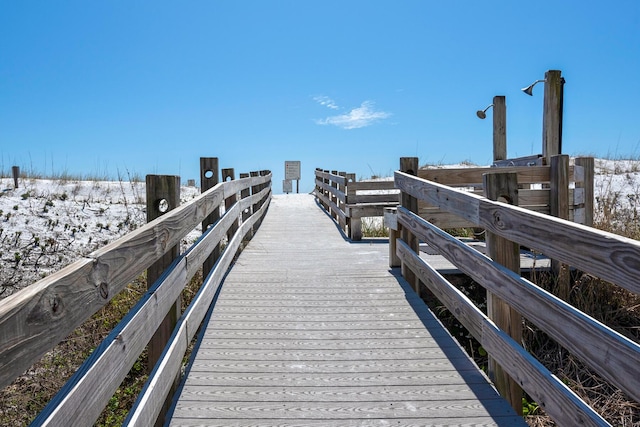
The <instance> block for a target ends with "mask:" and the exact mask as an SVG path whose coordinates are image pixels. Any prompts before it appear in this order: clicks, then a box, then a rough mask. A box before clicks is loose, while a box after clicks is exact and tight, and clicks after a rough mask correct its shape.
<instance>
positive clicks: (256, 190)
mask: <svg viewBox="0 0 640 427" xmlns="http://www.w3.org/2000/svg"><path fill="white" fill-rule="evenodd" d="M249 175H250V176H251V177H253V178H255V177H257V176H260V172H258V171H252V172H249ZM259 192H260V186H259V185H252V186H251V195H254V194H258V193H259ZM258 209H260V201H256V202H254V203H253V205H251V213H252V214H254V213H256V212H258ZM256 231H258V224H255V223H254V224H253V227H252V228H251V230H250V231H249V233H248V234H249V238H253V236H254V234H255V233H256Z"/></svg>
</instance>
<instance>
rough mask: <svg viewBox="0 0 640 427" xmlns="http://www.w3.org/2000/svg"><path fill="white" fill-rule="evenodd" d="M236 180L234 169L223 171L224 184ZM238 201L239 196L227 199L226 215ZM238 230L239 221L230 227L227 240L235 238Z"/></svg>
mask: <svg viewBox="0 0 640 427" xmlns="http://www.w3.org/2000/svg"><path fill="white" fill-rule="evenodd" d="M234 179H236V175H235V172H234V170H233V168H227V169H222V182H226V181H228V180H231V181H233V180H234ZM237 201H238V195H237V194H233V195H231V196H229V197H227V198H226V199H225V201H224V211H225V213H226V212H228V211H229V209H231V207H232V206H233V205H234V204H235V203H236V202H237ZM237 230H238V221H237V220H236V221H234V222H233V223H232V224H231V226H230V227H229V231H227V239H229V240H231V239H232V238H233V235H234V234H235V233H236V231H237Z"/></svg>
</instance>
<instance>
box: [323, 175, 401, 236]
mask: <svg viewBox="0 0 640 427" xmlns="http://www.w3.org/2000/svg"><path fill="white" fill-rule="evenodd" d="M315 195H316V197H317V198H318V200H319V202H320V204H321V205H322V206H323V207H324V208H325V209H326V210H327V211H328V212H329V213H330V215H331V216H332V217H333V218H334V219H335V220H336V221H338V223H339V224H340V228H342V230H343V231H344V232H345V233H346V234H347V235H348V236H349V238H350V239H352V240H361V239H362V218H365V217H382V216H384V209H385V208H387V207H394V206H397V205H398V203H399V202H400V192H399V191H398V190H397V189H395V187H394V184H393V181H390V180H387V181H356V180H355V174H352V173H344V172H340V173H338V172H337V171H332V172H329V171H327V170H322V169H316V186H315Z"/></svg>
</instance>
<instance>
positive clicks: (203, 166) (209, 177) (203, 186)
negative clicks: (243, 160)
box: [200, 157, 220, 280]
mask: <svg viewBox="0 0 640 427" xmlns="http://www.w3.org/2000/svg"><path fill="white" fill-rule="evenodd" d="M218 179H219V178H218V158H217V157H200V191H201V192H202V193H204V192H205V191H207V190H209V189H210V188H213V187H215V186H216V185H217V184H218ZM219 219H220V209H219V208H218V207H216V208H215V209H214V211H213V212H211V213H210V214H209V215H208V216H207V217H206V218H205V219H204V220H203V221H202V233H204V232H205V231H207V228H208V227H209V226H210V225H213V224H215V223H216V222H218V220H219ZM218 258H220V245H219V244H218V245H216V247H215V249H214V250H213V252H211V255H209V257H208V258H207V259H206V261H205V262H204V263H203V264H202V279H203V280H204V279H205V278H206V277H207V276H208V275H209V273H210V272H211V270H212V269H213V266H214V265H215V263H216V261H217V260H218Z"/></svg>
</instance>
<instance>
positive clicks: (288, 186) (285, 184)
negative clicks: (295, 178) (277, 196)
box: [282, 179, 293, 194]
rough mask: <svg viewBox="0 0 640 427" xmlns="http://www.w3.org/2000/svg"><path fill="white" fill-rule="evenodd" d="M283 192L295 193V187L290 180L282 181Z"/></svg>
mask: <svg viewBox="0 0 640 427" xmlns="http://www.w3.org/2000/svg"><path fill="white" fill-rule="evenodd" d="M282 192H283V193H285V194H289V193H293V186H292V185H291V180H290V179H283V180H282Z"/></svg>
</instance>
